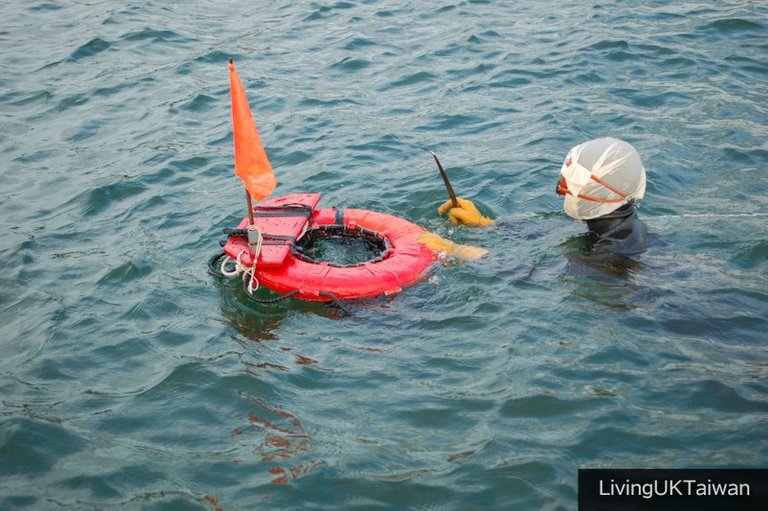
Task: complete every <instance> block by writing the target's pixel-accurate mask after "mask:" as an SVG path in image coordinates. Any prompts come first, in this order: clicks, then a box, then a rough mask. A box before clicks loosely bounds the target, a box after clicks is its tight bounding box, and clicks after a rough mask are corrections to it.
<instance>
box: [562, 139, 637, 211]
mask: <svg viewBox="0 0 768 511" xmlns="http://www.w3.org/2000/svg"><path fill="white" fill-rule="evenodd" d="M560 175H562V176H563V178H564V179H565V183H566V185H567V187H568V191H569V193H567V194H566V195H565V202H564V203H563V209H564V210H565V212H566V213H567V214H568V215H569V216H571V217H573V218H575V219H577V220H591V219H593V218H597V217H599V216H603V215H607V214H608V213H610V212H611V211H614V210H616V209H618V208H619V207H621V206H623V205H624V204H626V203H627V202H629V201H631V200H633V199H642V198H643V195H645V167H643V161H642V160H641V159H640V155H639V154H638V152H637V150H636V149H635V148H634V147H632V145H631V144H629V143H627V142H624V141H623V140H618V139H615V138H611V137H606V138H597V139H595V140H590V141H589V142H584V143H583V144H579V145H577V146H575V147H574V148H573V149H571V150H570V151H569V152H568V156H566V157H565V162H564V163H563V167H562V168H561V169H560Z"/></svg>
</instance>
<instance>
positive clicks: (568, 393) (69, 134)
mask: <svg viewBox="0 0 768 511" xmlns="http://www.w3.org/2000/svg"><path fill="white" fill-rule="evenodd" d="M0 12H1V13H2V20H3V21H2V23H0V48H1V49H0V172H2V181H1V182H0V199H1V200H0V233H2V237H0V264H2V267H3V272H2V276H0V509H4V510H5V509H11V510H16V509H24V510H26V509H30V510H39V509H73V510H74V509H76V510H84V509H121V510H133V509H142V510H144V509H157V510H159V509H163V510H165V509H168V510H186V509H189V510H193V509H194V510H214V509H223V510H227V511H228V510H240V509H286V510H287V509H295V510H308V509H318V510H320V509H338V510H354V509H366V510H367V509H387V510H389V509H392V510H400V509H421V510H427V509H428V510H468V509H532V510H539V509H550V510H555V509H564V510H567V509H575V507H576V502H577V471H578V469H579V468H617V467H618V468H732V467H741V468H755V467H766V466H767V465H768V434H767V433H766V431H768V428H767V427H766V425H767V424H768V421H767V420H766V419H768V348H767V346H766V341H768V339H767V338H766V330H767V327H768V321H767V320H768V273H767V272H768V261H767V258H768V232H767V230H766V221H767V220H768V218H767V216H766V214H767V213H768V210H767V208H766V205H767V204H768V203H767V201H766V196H768V177H767V175H766V167H767V164H768V146H767V145H766V140H768V117H767V116H766V114H767V113H768V107H766V105H768V85H767V80H768V51H767V50H768V42H767V41H768V22H766V20H768V7H766V4H765V2H761V1H751V0H739V1H732V2H719V1H714V0H705V1H702V2H661V1H651V2H623V1H619V0H607V1H604V2H603V1H599V2H598V1H596V0H591V1H576V2H536V1H531V0H525V1H519V2H492V1H480V0H461V1H447V2H436V1H426V2H414V1H410V0H396V1H393V2H376V1H373V0H367V1H337V2H334V1H331V2H308V1H299V2H295V1H284V0H271V1H266V0H265V1H260V2H235V1H231V0H224V1H216V2H214V1H210V0H187V1H182V2H162V1H153V2H134V1H128V2H117V1H99V0H91V1H86V0H46V1H31V2H17V1H4V2H1V3H0ZM230 57H232V58H234V60H235V63H236V66H237V69H238V72H239V73H240V75H241V76H242V79H243V82H244V84H245V86H246V90H247V93H248V96H249V99H250V102H251V106H252V109H253V111H254V115H255V117H256V120H257V123H258V126H259V130H260V133H261V136H262V139H263V141H264V145H265V147H266V150H267V152H268V154H269V157H270V159H271V162H272V165H273V167H274V169H275V173H276V176H277V180H278V185H277V189H276V191H275V195H276V196H277V195H282V194H287V193H298V192H319V193H322V194H323V199H322V202H321V206H322V207H333V206H339V207H344V208H364V209H371V210H376V211H382V212H385V213H389V214H394V215H398V216H400V217H403V218H405V219H407V220H409V221H412V222H415V223H418V224H419V225H422V226H424V227H425V228H427V229H429V230H431V231H433V232H435V233H437V234H439V235H441V236H443V237H445V238H448V239H451V240H453V241H455V242H457V243H463V244H470V245H477V246H482V247H485V248H487V249H488V251H489V254H488V255H487V256H486V257H485V258H483V259H481V260H479V261H476V262H471V263H465V264H451V263H450V262H449V261H448V262H446V264H441V265H439V266H438V267H436V268H435V269H434V270H433V271H432V272H431V273H430V274H429V276H428V277H427V279H426V280H425V281H423V282H422V283H420V284H418V285H416V286H414V287H411V288H409V289H407V290H405V291H403V292H402V293H400V294H399V295H397V296H393V297H389V298H387V299H382V300H371V301H365V302H360V303H347V304H345V307H346V309H348V311H347V313H343V312H340V311H339V310H338V309H336V308H334V307H327V306H324V305H320V304H311V303H304V302H298V301H294V300H288V301H284V302H280V303H279V304H275V305H272V306H264V305H258V304H255V303H252V302H250V301H249V300H248V298H247V296H246V295H245V293H244V291H243V290H242V286H241V284H240V283H239V282H238V281H228V280H220V279H217V278H215V277H213V276H211V275H209V274H208V273H207V271H206V261H207V260H208V258H209V257H210V256H211V255H212V254H214V253H215V252H216V251H217V250H219V245H218V241H219V240H220V239H222V238H223V237H224V235H223V234H222V229H223V228H226V227H234V226H236V225H237V223H239V221H240V219H241V218H242V217H243V216H244V214H245V198H244V193H243V188H242V186H241V183H240V182H239V180H238V179H237V177H235V175H234V172H233V156H232V138H231V120H230V119H231V117H230V110H229V108H230V105H229V83H228V71H227V59H228V58H230ZM599 136H614V137H617V138H622V139H624V140H627V141H629V142H630V143H632V144H633V145H634V146H635V147H636V148H637V149H638V150H639V152H640V154H641V155H642V157H643V159H644V162H645V165H646V168H647V171H648V189H647V193H646V197H645V199H644V200H643V201H642V202H641V205H640V216H641V218H642V219H644V221H645V222H646V223H647V225H648V228H649V232H650V233H651V246H650V248H649V249H648V250H647V251H646V252H644V253H643V254H641V255H640V256H638V257H637V258H635V261H634V262H633V263H632V264H630V265H622V266H617V267H612V266H610V265H592V264H585V263H584V262H583V261H581V260H580V259H579V258H574V257H573V251H574V247H575V246H576V245H577V244H578V237H579V236H580V234H582V233H583V232H584V231H585V227H584V226H583V225H582V224H580V223H578V222H576V221H573V220H572V219H570V218H568V217H567V216H566V215H565V214H564V213H563V212H562V202H561V201H562V199H561V198H559V197H557V196H556V195H555V193H554V189H555V184H556V180H557V176H558V172H559V169H560V166H561V164H562V161H563V159H564V158H565V155H566V153H567V151H568V149H569V148H570V147H571V146H573V145H575V144H577V143H580V142H583V141H585V140H588V139H591V138H595V137H599ZM427 150H432V151H435V152H436V153H437V154H438V155H439V156H440V159H441V161H442V163H443V164H444V166H445V167H446V169H447V171H448V174H449V176H450V177H451V180H452V182H453V186H454V188H455V190H456V191H457V193H458V194H459V195H460V196H462V197H467V198H470V199H472V200H473V201H475V203H476V204H477V205H478V207H479V208H480V209H481V211H483V213H485V214H486V215H488V216H491V217H493V218H496V219H497V225H496V226H495V227H490V228H465V227H458V228H457V227H454V226H452V225H451V224H450V223H448V221H447V220H446V219H445V218H440V217H438V216H437V213H436V209H437V207H438V206H439V205H440V204H441V203H442V202H443V201H445V200H446V199H447V195H446V193H445V189H444V188H443V185H442V182H441V180H440V177H439V174H438V173H437V169H436V168H435V165H434V161H433V160H432V157H431V155H430V154H429V153H428V152H427Z"/></svg>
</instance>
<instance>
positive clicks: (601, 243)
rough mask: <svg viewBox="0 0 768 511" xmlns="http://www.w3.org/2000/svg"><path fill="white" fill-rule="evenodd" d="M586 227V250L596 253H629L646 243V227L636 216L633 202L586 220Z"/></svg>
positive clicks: (634, 251) (643, 248)
mask: <svg viewBox="0 0 768 511" xmlns="http://www.w3.org/2000/svg"><path fill="white" fill-rule="evenodd" d="M587 227H588V228H589V232H588V233H587V235H586V236H587V245H588V250H589V251H590V252H592V253H593V254H596V255H613V254H617V255H631V254H636V253H638V252H642V251H643V250H645V248H646V246H647V245H648V228H647V227H646V226H645V224H644V223H643V221H642V220H640V218H638V216H637V210H636V208H635V204H634V203H633V202H630V203H628V204H625V205H624V206H622V207H620V208H619V209H617V210H616V211H612V212H611V213H608V214H607V215H603V216H601V217H598V218H593V219H592V220H587Z"/></svg>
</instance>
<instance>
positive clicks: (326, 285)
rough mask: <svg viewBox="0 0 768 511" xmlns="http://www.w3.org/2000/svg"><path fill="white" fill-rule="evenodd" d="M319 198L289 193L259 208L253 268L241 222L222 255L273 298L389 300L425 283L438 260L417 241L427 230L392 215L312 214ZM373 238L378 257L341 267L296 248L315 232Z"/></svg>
mask: <svg viewBox="0 0 768 511" xmlns="http://www.w3.org/2000/svg"><path fill="white" fill-rule="evenodd" d="M319 201H320V194H293V195H287V196H284V197H280V198H276V199H271V200H267V201H263V202H260V203H258V204H257V205H256V206H255V207H254V223H255V224H256V226H257V227H258V228H259V230H260V232H261V236H262V237H263V241H262V244H261V249H260V251H259V255H258V259H257V261H256V265H255V266H253V249H252V248H251V247H250V246H249V245H248V240H247V235H246V234H245V232H244V230H245V229H247V227H248V225H249V219H248V217H246V218H244V219H243V221H242V222H241V223H240V225H239V226H238V229H237V230H235V231H233V232H232V233H231V234H230V237H229V239H228V240H227V243H226V245H225V246H224V253H225V254H226V255H227V256H229V257H230V258H232V259H233V260H235V261H237V263H238V266H239V267H241V268H253V270H254V273H255V277H256V280H258V283H259V284H260V285H261V286H264V287H266V288H268V289H270V290H272V291H274V292H276V293H281V294H289V293H290V294H291V295H292V296H294V297H296V298H301V299H304V300H314V301H330V300H334V299H338V300H349V299H358V298H372V297H376V296H382V295H391V294H394V293H397V292H399V291H401V290H402V289H403V288H405V287H407V286H410V285H413V284H415V283H417V282H419V281H420V280H422V279H423V278H424V275H425V273H426V271H427V270H428V269H429V268H430V267H431V266H432V265H433V264H434V263H435V262H436V261H437V256H436V255H435V253H434V252H432V251H431V250H430V249H428V248H426V247H424V246H423V245H421V244H420V243H418V242H417V241H416V238H417V236H418V235H419V234H421V233H423V232H426V230H425V229H424V228H422V227H420V226H418V225H416V224H414V223H412V222H409V221H407V220H404V219H402V218H398V217H396V216H393V215H388V214H384V213H376V212H374V211H367V210H363V209H339V208H326V209H316V206H317V204H318V203H319ZM330 231H333V232H334V233H335V234H340V235H349V236H366V237H368V238H375V239H376V240H378V242H379V243H380V244H381V248H382V253H381V255H380V256H379V257H377V258H375V259H373V260H369V261H365V262H362V263H360V264H354V265H348V266H340V265H335V264H332V263H329V262H327V261H314V260H311V259H309V258H307V257H305V256H304V255H303V254H302V253H301V251H300V250H298V249H297V246H298V245H301V241H302V240H305V239H307V237H309V236H312V235H314V234H315V233H317V232H330Z"/></svg>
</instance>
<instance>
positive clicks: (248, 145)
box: [229, 59, 277, 200]
mask: <svg viewBox="0 0 768 511" xmlns="http://www.w3.org/2000/svg"><path fill="white" fill-rule="evenodd" d="M229 92H230V95H231V96H232V130H233V134H234V140H235V174H237V176H238V177H239V178H240V179H242V180H243V184H244V185H245V189H246V190H248V193H249V194H250V196H251V197H252V198H253V199H255V200H261V199H265V198H267V197H269V196H270V195H271V194H272V190H274V189H275V185H276V184H277V180H276V179H275V173H274V172H272V165H270V164H269V158H267V152H266V151H265V150H264V146H263V145H261V137H259V132H258V130H257V129H256V121H254V120H253V114H252V113H251V107H250V106H248V98H247V97H246V96H245V90H244V89H243V82H241V81H240V76H239V75H238V74H237V72H236V71H235V64H234V62H233V61H232V59H229Z"/></svg>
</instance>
